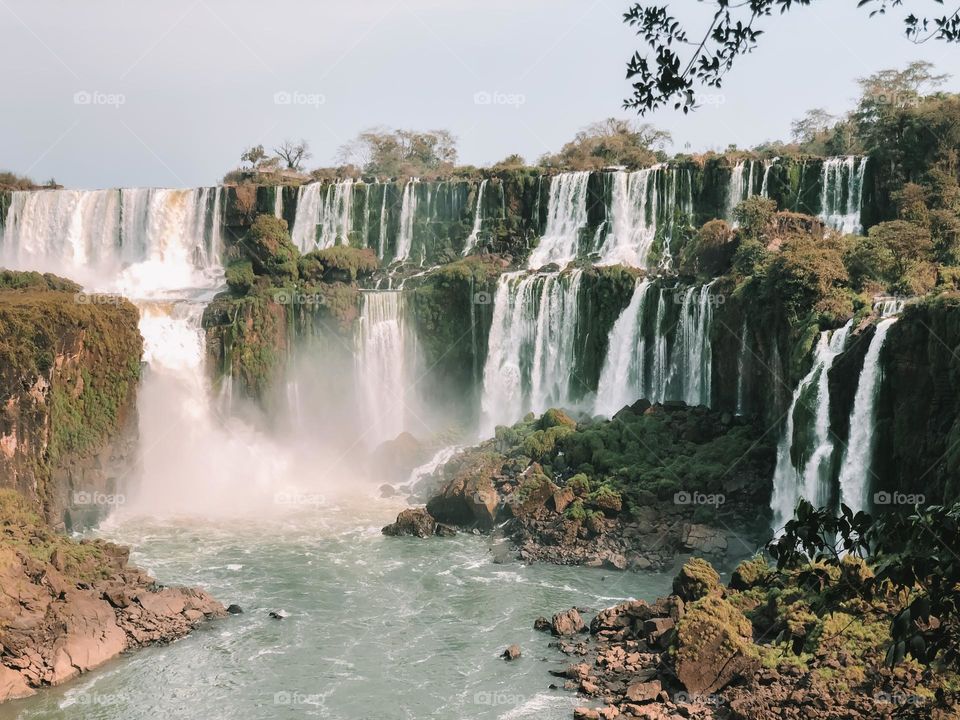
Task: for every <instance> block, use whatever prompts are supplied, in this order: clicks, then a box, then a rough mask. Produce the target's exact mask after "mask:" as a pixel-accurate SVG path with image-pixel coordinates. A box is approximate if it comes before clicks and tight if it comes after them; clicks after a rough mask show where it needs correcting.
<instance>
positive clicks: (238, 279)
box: [226, 259, 255, 295]
mask: <svg viewBox="0 0 960 720" xmlns="http://www.w3.org/2000/svg"><path fill="white" fill-rule="evenodd" d="M226 278H227V287H229V288H230V289H231V290H232V291H233V292H235V293H236V294H238V295H246V294H247V293H248V292H250V290H251V289H252V288H253V283H254V280H255V277H254V274H253V263H252V262H250V261H249V260H246V259H244V260H234V261H233V262H232V263H230V264H229V265H227V270H226Z"/></svg>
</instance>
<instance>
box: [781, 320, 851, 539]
mask: <svg viewBox="0 0 960 720" xmlns="http://www.w3.org/2000/svg"><path fill="white" fill-rule="evenodd" d="M852 324H853V321H852V320H850V321H848V322H847V324H846V325H844V326H843V327H842V328H840V329H839V330H837V331H835V332H832V333H831V332H830V331H829V330H825V331H824V332H822V333H820V338H819V339H818V341H817V346H816V348H815V350H814V356H813V365H812V367H811V368H810V371H809V372H808V373H807V375H806V376H805V377H804V378H803V379H802V380H801V381H800V383H799V384H798V385H797V388H796V390H795V391H794V393H793V399H792V400H791V402H790V410H789V412H788V414H787V418H786V422H785V424H784V428H783V435H782V436H781V438H780V443H779V444H778V446H777V466H776V470H775V471H774V477H773V497H772V499H771V508H772V510H773V527H774V530H775V531H776V530H779V529H780V528H781V527H782V526H783V524H784V523H785V522H786V521H787V520H788V519H789V518H790V517H792V516H793V511H794V508H795V507H796V505H797V501H798V500H799V499H800V498H801V497H802V498H804V499H806V500H808V501H809V502H810V503H811V504H813V505H814V506H815V507H823V506H825V505H826V504H827V503H828V502H829V501H830V465H831V461H832V458H833V451H834V442H833V437H832V435H831V433H830V386H829V373H830V368H831V367H833V362H834V360H836V358H837V356H839V355H840V353H842V352H843V350H844V348H845V346H846V342H847V337H848V336H849V333H850V328H851V326H852ZM811 391H812V392H814V393H815V395H814V397H813V398H812V400H813V403H814V404H815V407H816V412H815V415H814V427H813V441H812V448H806V450H807V452H805V453H802V454H799V461H800V462H799V464H795V463H794V461H793V455H795V454H798V452H797V450H796V449H795V448H794V442H795V438H794V431H795V429H796V421H795V418H794V412H795V410H796V409H797V404H798V402H800V400H801V398H802V397H803V396H804V395H806V394H807V393H809V392H811Z"/></svg>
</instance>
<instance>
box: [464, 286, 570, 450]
mask: <svg viewBox="0 0 960 720" xmlns="http://www.w3.org/2000/svg"><path fill="white" fill-rule="evenodd" d="M581 279H582V273H581V271H579V270H575V271H573V272H571V273H563V274H561V273H547V274H533V273H530V274H528V273H524V272H514V273H505V274H503V275H501V276H500V278H499V279H498V281H497V292H496V295H495V298H494V307H493V320H492V324H491V327H490V338H489V341H488V350H487V360H486V365H485V366H484V370H483V395H482V398H481V407H482V411H483V418H482V420H481V435H482V436H486V435H490V434H492V431H493V429H494V427H495V426H496V425H499V424H509V423H513V422H516V421H517V420H519V419H520V418H521V417H523V415H525V414H526V413H528V412H531V411H532V412H536V413H541V412H543V411H544V410H547V409H549V408H550V407H557V406H561V407H566V406H569V405H570V404H571V402H572V399H571V393H570V388H571V384H572V381H573V378H572V375H573V371H574V365H575V352H574V340H575V337H576V331H577V316H578V312H577V304H578V301H579V290H580V282H581Z"/></svg>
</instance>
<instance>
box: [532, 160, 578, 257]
mask: <svg viewBox="0 0 960 720" xmlns="http://www.w3.org/2000/svg"><path fill="white" fill-rule="evenodd" d="M589 179H590V173H589V172H573V173H560V174H559V175H555V176H553V177H552V178H551V179H550V196H549V201H548V206H547V227H546V229H545V230H544V232H543V237H541V238H540V243H539V244H538V245H537V247H536V248H535V249H534V251H533V253H532V254H531V255H530V261H529V263H528V267H530V268H532V269H537V268H540V267H543V266H544V265H549V264H550V263H557V264H558V265H561V266H563V265H566V264H567V263H568V262H570V261H571V260H573V259H575V258H576V257H577V252H578V250H579V243H580V232H581V230H583V229H584V228H585V227H586V226H587V182H588V180H589Z"/></svg>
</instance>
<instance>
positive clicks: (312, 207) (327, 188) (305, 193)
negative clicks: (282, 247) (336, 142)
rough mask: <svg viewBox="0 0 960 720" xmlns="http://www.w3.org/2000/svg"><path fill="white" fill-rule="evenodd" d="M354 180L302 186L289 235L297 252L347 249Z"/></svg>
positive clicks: (351, 226) (351, 222) (351, 220)
mask: <svg viewBox="0 0 960 720" xmlns="http://www.w3.org/2000/svg"><path fill="white" fill-rule="evenodd" d="M352 214H353V180H349V179H348V180H341V181H340V182H337V183H331V184H324V183H310V184H309V185H301V186H300V190H299V191H298V195H297V216H296V218H294V221H293V231H292V232H291V234H290V237H291V239H292V240H293V244H294V245H296V246H297V247H298V248H299V249H300V252H304V253H306V252H310V251H311V250H315V249H317V248H328V247H332V246H334V245H346V244H348V243H349V241H350V231H351V230H352V229H353V218H352Z"/></svg>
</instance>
